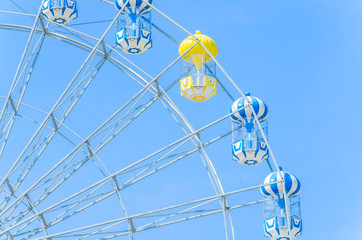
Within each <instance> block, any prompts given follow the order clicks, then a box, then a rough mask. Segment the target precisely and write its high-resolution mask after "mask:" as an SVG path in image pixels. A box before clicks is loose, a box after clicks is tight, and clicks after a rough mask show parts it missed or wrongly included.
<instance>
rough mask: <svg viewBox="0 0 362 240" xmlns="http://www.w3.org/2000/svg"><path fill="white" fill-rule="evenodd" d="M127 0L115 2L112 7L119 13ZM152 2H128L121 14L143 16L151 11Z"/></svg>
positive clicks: (116, 0) (134, 0)
mask: <svg viewBox="0 0 362 240" xmlns="http://www.w3.org/2000/svg"><path fill="white" fill-rule="evenodd" d="M126 2H127V0H115V2H114V6H115V7H116V9H117V10H118V11H119V10H121V9H122V7H123V6H124V5H125V4H126ZM152 4H153V0H146V1H142V0H129V2H128V3H127V5H126V6H125V7H124V10H123V12H122V13H127V14H137V15H138V14H139V15H143V14H146V13H149V12H150V11H151V10H152Z"/></svg>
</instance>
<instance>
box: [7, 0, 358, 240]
mask: <svg viewBox="0 0 362 240" xmlns="http://www.w3.org/2000/svg"><path fill="white" fill-rule="evenodd" d="M13 1H14V2H16V3H17V4H19V5H20V6H22V7H23V8H24V10H25V11H27V12H30V13H36V11H37V9H36V8H35V7H34V6H33V4H35V5H36V6H37V5H39V4H40V1H38V0H27V1H24V0H21V1H20V0H13ZM94 2H97V3H94ZM78 3H79V4H80V6H79V18H78V19H76V20H74V22H72V24H82V23H87V22H92V21H101V20H111V19H113V17H114V16H115V15H116V11H115V9H114V8H113V7H112V6H110V5H107V4H106V3H101V2H100V1H97V0H79V1H78ZM86 3H90V4H86ZM154 4H155V6H156V7H157V8H159V9H160V10H161V11H163V12H165V13H166V14H167V15H168V16H170V17H171V18H172V19H174V20H175V21H176V22H178V23H179V24H181V25H182V26H183V27H185V28H186V29H187V30H189V31H190V32H195V31H196V30H201V32H202V33H204V34H206V35H208V36H210V37H212V38H213V39H214V40H215V42H216V43H217V45H218V47H219V54H218V56H217V59H218V61H219V62H220V63H221V65H222V66H223V67H224V68H225V70H226V71H227V72H228V74H229V75H230V76H231V77H232V78H233V80H234V81H235V82H236V83H237V85H238V86H239V87H240V89H241V90H242V91H244V92H251V94H252V95H255V96H257V97H258V98H260V99H262V100H263V101H265V102H266V104H267V105H268V107H269V109H270V114H269V117H268V120H269V140H270V144H271V146H272V150H273V152H274V154H275V156H276V159H277V161H278V163H279V164H280V165H281V166H283V168H284V169H285V170H286V171H289V172H291V173H293V174H295V175H296V176H297V177H298V178H299V179H300V181H301V183H302V190H301V194H300V197H301V204H302V218H303V228H304V229H303V235H302V236H301V237H299V239H304V240H308V239H322V240H323V239H328V240H337V239H341V238H346V239H355V240H358V239H361V236H362V230H361V229H362V224H361V223H360V218H361V217H360V216H361V214H362V207H361V203H360V202H361V200H360V199H361V198H362V193H361V186H360V185H361V184H362V182H361V180H359V179H360V175H359V174H360V171H361V170H362V162H361V157H360V156H359V155H358V154H357V153H358V152H359V151H360V149H362V141H361V140H360V136H361V135H362V128H361V124H360V122H361V120H362V95H361V93H360V92H361V89H362V84H361V76H362V17H361V16H362V2H361V1H357V0H345V1H336V0H319V1H312V0H305V1H285V0H280V1H271V0H265V1H260V0H228V1H223V2H220V1H215V0H209V1H206V0H197V1H195V0H194V1H192V0H182V1H175V0H174V1H162V0H155V3H154ZM0 9H2V10H9V11H17V12H19V11H21V10H20V9H19V8H18V7H17V6H15V5H14V4H13V3H12V2H11V1H8V0H3V1H1V3H0ZM152 20H153V22H154V23H155V24H157V25H158V26H159V27H161V28H163V29H164V30H165V31H166V32H167V33H168V34H170V35H171V36H173V37H174V38H175V39H177V40H178V41H179V42H181V41H182V40H183V39H184V38H186V37H187V35H186V34H185V33H183V32H182V31H180V30H179V29H177V28H176V27H175V26H173V25H172V24H170V23H169V22H168V21H167V20H166V19H164V18H163V17H161V16H160V15H159V14H157V13H153V16H152ZM32 21H33V20H32V18H29V17H14V16H11V15H6V14H3V13H0V22H1V23H13V24H22V25H26V26H31V25H32ZM108 24H109V21H106V22H103V23H97V24H87V25H74V26H71V27H74V28H75V29H78V30H81V31H84V32H86V33H88V34H90V35H93V36H95V37H100V36H101V35H102V33H103V32H104V30H105V29H106V28H107V26H108ZM39 27H40V25H39ZM57 30H59V29H57ZM114 30H115V29H114V28H112V29H111V31H110V34H109V36H107V38H106V42H107V43H108V44H110V45H112V44H113V41H114V35H113V34H114ZM0 32H1V34H0V96H5V95H7V92H8V89H9V86H10V83H11V81H12V79H13V76H14V74H15V71H16V68H17V64H18V63H19V60H20V57H21V54H22V51H23V49H24V47H25V44H26V40H27V36H28V34H29V33H28V32H12V31H8V30H4V29H1V30H0ZM153 32H154V37H153V41H154V42H153V43H154V46H153V48H152V49H151V50H149V51H147V52H146V53H144V54H142V55H140V56H136V57H134V56H132V57H129V59H130V60H131V61H133V62H134V63H136V64H137V65H138V66H140V67H141V68H142V69H144V70H145V71H147V72H148V73H149V74H150V75H151V76H153V77H154V76H156V75H157V74H158V73H160V71H162V70H163V68H165V67H166V66H168V64H170V63H171V62H172V61H173V60H174V59H176V57H177V56H178V51H177V50H178V46H177V45H176V44H174V43H173V42H171V41H169V40H168V39H167V38H165V37H164V36H163V35H161V34H160V33H159V32H157V30H155V29H153ZM92 43H93V42H92ZM87 55H88V52H85V51H82V50H80V49H77V48H75V47H72V46H69V45H67V44H65V43H62V42H60V41H58V40H55V39H53V38H50V37H47V38H46V39H45V42H44V46H43V49H42V51H41V53H40V56H39V60H38V62H37V65H36V67H35V70H34V74H33V76H32V79H31V81H30V83H29V88H28V91H27V94H26V96H25V98H24V102H25V103H28V104H31V105H32V106H35V107H38V108H40V109H43V110H45V111H49V110H50V109H51V107H52V106H53V104H54V103H55V101H56V100H57V99H58V97H59V96H60V94H61V93H62V92H63V90H64V89H65V87H66V86H67V84H68V83H69V81H70V80H71V78H72V77H73V76H74V74H75V73H76V71H77V70H78V69H79V67H80V65H81V63H82V62H83V61H84V60H85V58H86V57H87ZM112 56H114V57H115V58H117V59H121V58H120V57H119V56H117V55H116V54H112ZM127 57H128V55H127ZM96 60H97V61H98V60H99V59H98V58H96ZM120 61H122V62H125V61H124V60H122V59H121V60H120ZM179 74H180V64H179V63H177V64H176V65H175V66H174V67H173V68H172V69H170V71H169V72H167V74H165V75H164V76H163V77H162V78H161V79H160V84H161V86H162V87H163V88H166V87H167V86H168V85H169V84H170V83H171V82H172V81H174V80H175V79H176V78H177V77H178V75H179ZM217 76H218V77H219V79H220V81H222V82H223V83H224V84H225V86H226V87H227V88H228V89H229V90H230V92H231V94H232V95H233V97H234V98H238V97H240V95H239V94H238V92H237V91H236V90H235V89H234V88H233V87H232V85H231V84H230V82H228V79H227V78H226V77H225V76H224V75H223V74H222V72H221V71H220V69H218V70H217ZM139 89H140V86H139V85H138V84H136V83H135V82H133V81H132V80H131V79H130V78H129V77H127V76H126V75H125V74H124V73H122V72H121V71H119V69H117V68H115V67H114V66H113V65H111V64H110V63H109V62H106V63H105V65H104V66H103V67H102V69H101V71H100V72H99V74H98V75H97V77H96V78H95V80H94V82H92V84H91V86H90V88H89V89H88V90H87V91H86V93H85V95H84V96H83V97H82V98H81V100H80V101H79V104H78V105H77V106H76V108H75V109H74V111H73V112H72V113H71V114H70V116H69V118H68V119H67V120H66V122H65V123H66V124H67V125H68V126H70V127H71V128H72V129H73V130H74V131H75V132H76V133H78V134H79V135H80V136H81V137H83V138H85V137H87V136H88V135H89V134H90V133H91V132H92V130H94V129H95V128H96V127H97V126H99V125H100V124H101V123H102V122H103V121H105V120H106V119H107V118H108V117H109V116H110V115H111V114H112V113H113V112H114V111H115V110H116V109H118V108H119V107H121V106H122V104H124V103H125V102H126V101H127V99H129V98H130V97H131V96H133V95H134V94H135V93H136V92H137V91H138V90H139ZM168 94H169V96H170V97H171V99H172V100H173V101H174V102H175V104H176V105H177V107H178V108H179V109H180V110H181V112H182V113H183V114H184V115H185V117H186V118H187V119H188V120H189V121H190V123H191V125H192V126H193V127H194V128H195V129H198V128H200V127H202V126H204V125H206V124H208V123H211V122H213V121H215V120H216V119H218V118H220V117H222V116H224V115H225V114H227V112H228V109H229V107H230V106H231V104H232V101H231V100H230V99H229V98H228V97H227V96H226V94H225V93H224V92H222V90H221V89H220V88H219V91H218V96H217V97H215V98H213V99H211V100H210V101H208V102H205V103H200V104H198V103H191V102H188V101H187V100H186V99H183V98H182V97H181V96H180V93H179V84H176V85H175V86H174V87H173V88H172V89H171V90H170V91H169V92H168ZM146 96H149V97H152V95H146ZM146 96H145V97H146ZM1 104H3V100H1ZM23 111H24V112H22V113H23V114H24V115H29V117H32V118H33V119H37V120H38V121H41V120H42V119H43V118H44V115H41V114H39V113H36V112H34V111H30V110H25V108H24V110H23ZM230 128H231V124H230V121H229V120H226V121H223V122H222V123H220V125H217V127H215V128H211V129H210V130H208V131H207V132H205V133H204V134H203V135H201V137H202V140H203V141H205V142H206V141H207V140H211V139H213V138H215V137H217V136H219V135H220V134H222V133H224V132H226V131H227V130H229V129H230ZM35 130H36V125H30V124H29V126H28V125H27V123H26V122H25V121H24V123H22V122H21V121H20V120H19V123H18V124H16V125H15V130H14V131H13V133H12V135H11V138H10V140H9V147H8V148H7V152H6V153H5V155H4V157H3V158H2V159H0V161H1V164H2V165H3V166H4V167H3V168H2V169H0V174H1V177H3V176H4V175H5V174H6V172H7V170H8V169H9V167H10V165H11V163H12V160H11V159H14V158H15V157H16V156H18V155H19V152H20V151H21V149H23V148H24V146H25V144H26V142H27V141H28V140H29V138H30V137H31V135H32V133H33V132H34V131H35ZM64 134H65V135H67V136H69V137H70V138H74V136H73V135H72V133H70V132H69V131H66V130H64ZM182 136H184V132H183V131H181V130H180V128H179V126H178V125H177V123H176V122H175V121H174V119H173V118H172V117H170V115H169V114H168V112H167V111H166V110H165V109H164V107H163V105H162V104H161V103H160V102H157V103H155V105H154V106H152V107H151V108H150V109H148V110H147V111H145V113H144V114H143V115H142V116H141V117H140V119H139V120H138V119H137V121H135V123H134V124H131V125H130V126H129V127H128V128H127V129H126V131H125V132H124V133H123V134H120V135H119V136H117V138H116V139H115V140H114V141H112V143H111V144H110V145H109V146H107V147H106V148H104V149H103V150H102V151H100V152H99V157H100V158H101V159H102V161H103V162H104V164H105V166H106V167H107V168H108V169H109V170H110V172H111V173H113V172H116V171H117V170H119V169H121V168H123V167H124V166H127V165H128V164H130V163H132V162H134V161H136V160H138V159H140V158H142V157H144V156H147V155H148V154H150V153H152V152H154V151H156V150H157V149H159V148H161V147H163V146H166V145H167V144H169V143H171V142H172V141H174V140H177V139H179V138H181V137H182ZM74 139H76V138H74ZM2 141H3V139H1V142H2ZM74 141H78V142H79V139H78V140H74ZM230 143H231V137H230V136H228V137H226V138H224V139H222V140H220V141H218V142H217V143H216V144H215V145H211V146H210V147H209V148H206V151H207V152H208V154H209V156H210V158H211V160H212V161H213V163H214V165H215V168H216V171H217V173H218V175H219V177H220V180H221V183H222V184H223V186H224V190H225V192H229V191H233V190H237V189H241V188H246V187H250V186H255V185H258V184H260V183H261V182H262V181H263V179H264V178H265V177H266V176H267V175H268V174H269V170H268V168H267V165H266V163H263V164H262V165H260V166H255V167H246V166H242V165H240V164H237V163H236V162H234V161H232V159H231V153H230ZM187 146H188V147H190V148H191V147H192V146H193V145H192V144H191V143H190V144H189V145H187ZM71 149H72V146H70V145H69V144H68V143H65V142H62V140H61V139H60V138H59V139H55V140H54V143H53V145H50V146H49V149H48V150H47V151H46V152H45V154H44V156H43V157H42V158H41V159H40V160H39V163H37V165H36V168H35V169H36V171H37V172H36V173H34V174H33V175H30V176H29V180H28V182H25V183H24V186H22V187H21V188H20V189H21V190H23V191H24V190H26V186H30V185H31V184H32V183H33V181H35V180H36V179H37V178H38V177H39V176H40V175H41V174H44V173H45V171H46V170H47V169H48V168H49V166H50V165H52V164H55V163H56V162H57V161H59V160H60V159H61V158H62V157H63V156H64V155H65V154H67V153H68V152H69V151H70V150H71ZM185 149H187V147H185ZM53 160H54V161H53ZM93 172H94V173H93ZM95 172H96V171H95V170H94V166H93V165H92V164H91V163H88V165H85V167H84V169H83V171H80V172H79V174H77V175H76V176H75V177H74V178H73V180H71V179H70V180H69V181H70V182H73V183H76V184H68V185H66V186H68V187H66V186H65V187H64V188H63V191H61V192H57V193H55V195H54V197H53V198H51V199H50V200H49V202H45V203H44V206H39V208H45V207H46V206H47V205H48V206H49V205H50V204H52V203H54V202H57V201H59V200H61V199H64V198H65V197H67V196H68V195H70V194H71V193H74V192H75V191H77V190H80V189H82V188H83V187H85V186H87V185H89V184H91V183H94V182H96V181H98V180H99V179H102V178H103V176H101V175H99V173H95ZM130 176H131V175H130ZM15 180H16V179H15ZM126 180H127V178H124V179H123V178H120V179H119V181H126ZM78 185H79V186H78ZM122 194H123V195H122V197H123V200H124V202H125V206H126V209H127V210H128V213H129V214H130V215H132V214H137V213H141V212H145V211H149V210H153V209H157V208H161V207H166V206H169V205H173V204H178V203H182V202H185V201H190V200H194V199H198V198H202V197H207V196H211V195H213V194H214V192H213V189H212V187H211V184H210V182H209V180H208V177H207V174H206V171H205V169H204V167H203V165H202V161H201V159H200V157H199V155H198V154H197V153H196V154H194V155H191V156H190V157H188V158H186V159H185V160H183V161H180V162H178V163H176V164H174V165H172V166H171V167H170V168H167V169H165V170H164V171H161V172H160V173H159V174H155V175H154V176H152V177H150V178H147V180H144V181H141V182H140V183H139V184H135V185H134V186H132V187H130V188H127V189H126V190H125V191H124V193H122ZM260 199H262V195H261V194H260V193H259V192H258V191H254V192H251V193H247V194H244V195H243V194H240V195H237V196H235V197H232V198H230V204H232V205H238V204H243V203H247V202H249V201H256V200H260ZM112 204H113V205H112ZM117 204H118V203H117V199H116V198H114V199H113V202H109V203H108V202H106V203H104V204H103V205H102V203H101V204H99V207H95V208H93V209H92V210H89V211H88V212H85V213H84V215H79V217H78V216H77V217H75V220H69V221H70V222H67V221H65V222H64V223H63V224H65V225H59V228H58V229H63V230H64V229H65V228H68V227H70V228H73V227H75V226H83V225H87V224H91V223H94V222H97V220H98V221H103V220H109V219H114V218H119V217H123V215H122V213H121V212H120V211H119V204H118V205H117ZM97 206H98V205H97ZM113 206H116V207H113ZM213 207H218V205H217V204H216V205H213ZM116 208H117V211H114V210H113V209H116ZM51 217H52V216H51V215H49V217H48V219H50V218H51ZM232 217H233V220H234V228H235V235H236V239H247V240H254V239H255V240H256V239H263V238H264V237H263V208H262V205H256V206H252V207H248V208H243V209H238V210H235V211H233V212H232ZM90 219H92V220H90ZM93 220H94V221H93ZM67 224H68V225H67ZM50 231H52V230H50ZM56 231H57V228H55V230H54V232H56ZM170 238H172V239H173V240H175V239H177V240H178V239H186V238H187V239H200V238H202V239H210V240H216V239H223V238H225V236H224V228H223V218H222V215H215V216H211V217H205V218H201V219H196V220H192V221H187V222H185V223H181V224H175V225H171V226H167V227H164V228H160V230H150V231H146V232H143V233H139V234H135V235H134V239H170ZM265 239H266V238H265Z"/></svg>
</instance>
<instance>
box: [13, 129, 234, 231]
mask: <svg viewBox="0 0 362 240" xmlns="http://www.w3.org/2000/svg"><path fill="white" fill-rule="evenodd" d="M230 133H231V132H228V133H226V134H223V135H222V136H220V137H217V138H216V139H214V140H212V141H210V142H208V143H206V144H205V146H207V145H210V144H212V143H214V142H216V141H218V140H220V139H222V138H223V137H225V136H227V135H229V134H230ZM196 151H198V148H195V149H193V150H190V151H189V152H187V153H186V154H184V155H182V156H180V157H178V158H176V159H175V160H172V161H171V162H170V163H167V164H165V165H163V166H161V167H159V168H157V169H155V170H153V171H152V172H150V173H148V174H146V175H144V176H142V177H140V178H138V179H135V180H133V181H132V182H128V183H126V184H124V185H122V186H120V190H122V189H124V188H127V187H129V186H131V185H132V184H134V183H137V182H139V181H140V180H143V179H144V178H146V177H148V176H150V175H152V174H154V173H156V172H158V171H160V170H162V169H164V168H165V167H167V166H170V165H171V164H173V163H175V162H177V161H179V160H181V159H183V158H185V157H187V156H188V155H190V154H192V153H194V152H196ZM169 153H171V152H169ZM166 156H167V155H165V156H164V157H163V158H165V157H166ZM160 160H162V158H161V159H159V160H157V161H160ZM127 169H130V167H126V168H125V169H124V170H127ZM121 173H122V171H119V172H118V173H117V174H116V175H112V176H111V178H106V181H105V182H101V184H105V183H106V182H107V181H110V180H111V179H114V177H116V176H117V175H119V174H121ZM94 186H95V185H93V186H91V187H90V188H87V189H85V190H84V191H87V190H89V189H91V188H92V187H94ZM114 194H115V191H113V192H110V193H109V194H108V195H106V196H105V197H102V198H101V199H99V200H97V201H93V204H90V205H88V206H87V208H88V207H90V206H92V205H94V204H96V203H98V202H99V201H101V200H104V199H105V198H107V197H109V196H111V195H114ZM74 196H75V195H74ZM72 198H73V197H71V198H69V199H72ZM67 200H68V199H67ZM65 202H66V201H62V202H60V203H59V204H57V205H54V206H52V207H49V208H48V209H47V210H44V211H42V212H41V213H42V214H46V213H47V212H48V211H52V210H53V209H54V208H55V207H57V206H59V205H60V204H64V203H65ZM75 204H79V202H76V203H75ZM70 205H71V206H72V205H73V204H70ZM85 209H86V208H83V209H81V210H77V211H75V212H72V213H71V214H68V216H66V217H65V218H63V219H61V220H58V222H61V221H64V220H65V219H67V218H69V217H70V216H74V215H75V214H77V213H79V212H81V211H83V210H85ZM67 212H68V211H67ZM29 219H30V220H32V221H34V220H35V219H36V218H35V217H31V218H28V219H27V220H24V221H23V222H21V223H19V224H17V225H15V226H18V225H20V224H23V223H26V222H27V221H29ZM32 221H31V222H32ZM31 222H30V223H31ZM58 222H57V223H58ZM30 223H29V224H30ZM52 225H53V224H48V226H52ZM15 226H14V227H15Z"/></svg>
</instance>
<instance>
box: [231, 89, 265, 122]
mask: <svg viewBox="0 0 362 240" xmlns="http://www.w3.org/2000/svg"><path fill="white" fill-rule="evenodd" d="M245 97H246V98H243V97H241V98H239V99H238V100H236V101H235V102H234V103H233V105H232V106H231V108H230V110H229V113H233V112H235V111H237V112H235V113H234V114H232V115H231V116H230V118H231V120H233V121H234V122H238V123H243V122H245V121H248V122H250V120H251V119H253V111H252V109H251V107H248V103H249V102H250V103H251V106H252V107H253V108H254V111H255V114H256V116H257V117H258V119H259V121H264V120H266V118H267V117H268V107H267V105H266V104H265V103H264V102H263V101H262V100H260V99H259V98H257V97H252V96H250V93H247V94H245Z"/></svg>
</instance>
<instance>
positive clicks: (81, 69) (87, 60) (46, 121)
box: [1, 12, 120, 184]
mask: <svg viewBox="0 0 362 240" xmlns="http://www.w3.org/2000/svg"><path fill="white" fill-rule="evenodd" d="M119 15H120V12H119V13H118V14H117V16H116V17H115V18H114V20H113V21H112V23H111V24H110V25H109V27H108V28H107V30H106V31H105V32H104V34H103V36H102V37H101V39H100V40H99V41H98V43H97V44H96V46H95V47H94V48H93V50H92V51H91V53H90V54H89V56H88V57H87V59H86V60H85V61H84V63H83V64H82V66H81V67H80V69H79V70H78V72H77V74H76V75H75V77H74V78H73V79H72V81H71V82H70V83H69V85H68V86H67V88H66V90H65V91H64V92H63V94H62V95H61V97H60V98H59V99H58V101H57V103H56V104H55V105H54V107H53V108H52V110H51V111H50V113H49V114H48V116H47V117H46V118H45V120H44V121H43V123H42V125H41V126H40V127H39V128H38V130H37V131H36V132H35V134H34V135H33V137H32V138H31V139H30V141H29V142H28V144H27V146H26V147H25V149H24V150H23V152H22V153H21V154H20V156H19V157H18V159H17V160H16V161H15V163H14V164H13V166H12V167H11V169H10V171H9V173H10V172H11V171H12V170H13V168H14V167H16V165H17V163H18V162H19V161H20V159H21V158H22V156H23V155H24V153H25V151H26V150H27V149H28V148H29V147H30V145H31V144H32V142H33V141H34V139H35V138H36V137H37V135H39V133H40V132H41V131H42V129H43V128H44V126H45V125H46V124H47V123H48V122H49V120H50V119H51V117H52V116H54V112H55V110H56V109H57V108H59V103H60V102H61V101H62V99H63V97H64V96H65V95H66V94H67V92H68V90H69V89H70V88H71V86H72V85H73V84H74V82H75V81H76V79H77V78H78V76H79V75H80V74H81V72H82V71H83V70H84V68H85V66H86V65H87V63H90V60H91V59H92V58H93V57H94V56H95V54H96V52H97V50H98V48H99V47H100V45H101V43H102V41H103V40H104V38H105V37H106V35H107V34H108V32H109V30H110V28H111V27H112V26H113V24H114V23H115V21H116V19H117V18H118V16H119ZM34 29H35V27H34V28H33V31H32V32H34ZM104 61H105V59H104V58H102V60H101V62H103V63H104ZM102 65H103V64H100V66H99V68H100V67H101V66H102ZM89 66H90V65H89ZM89 66H88V68H89ZM99 68H97V69H96V71H95V72H94V73H93V75H92V77H91V78H90V79H89V81H88V83H87V84H86V85H85V87H84V89H83V90H82V91H81V92H80V93H79V96H78V97H77V98H76V100H75V102H74V103H73V104H72V105H71V107H70V108H69V110H68V111H67V114H69V113H70V111H71V110H72V108H73V107H74V106H75V104H76V103H77V101H78V100H79V98H80V96H81V95H82V94H83V93H84V92H85V90H86V88H87V87H88V86H89V84H90V83H91V81H92V80H93V78H94V77H95V75H96V74H97V73H98V71H99ZM86 75H87V74H86V72H85V73H84V76H86ZM81 81H82V80H81ZM66 116H67V115H64V117H63V118H62V120H61V122H60V123H62V122H63V121H64V120H65V118H66ZM53 136H54V135H53ZM50 140H51V139H50ZM49 142H50V141H49ZM9 173H8V174H7V176H6V177H5V179H7V178H8V177H9ZM1 184H3V182H2V183H1Z"/></svg>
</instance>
